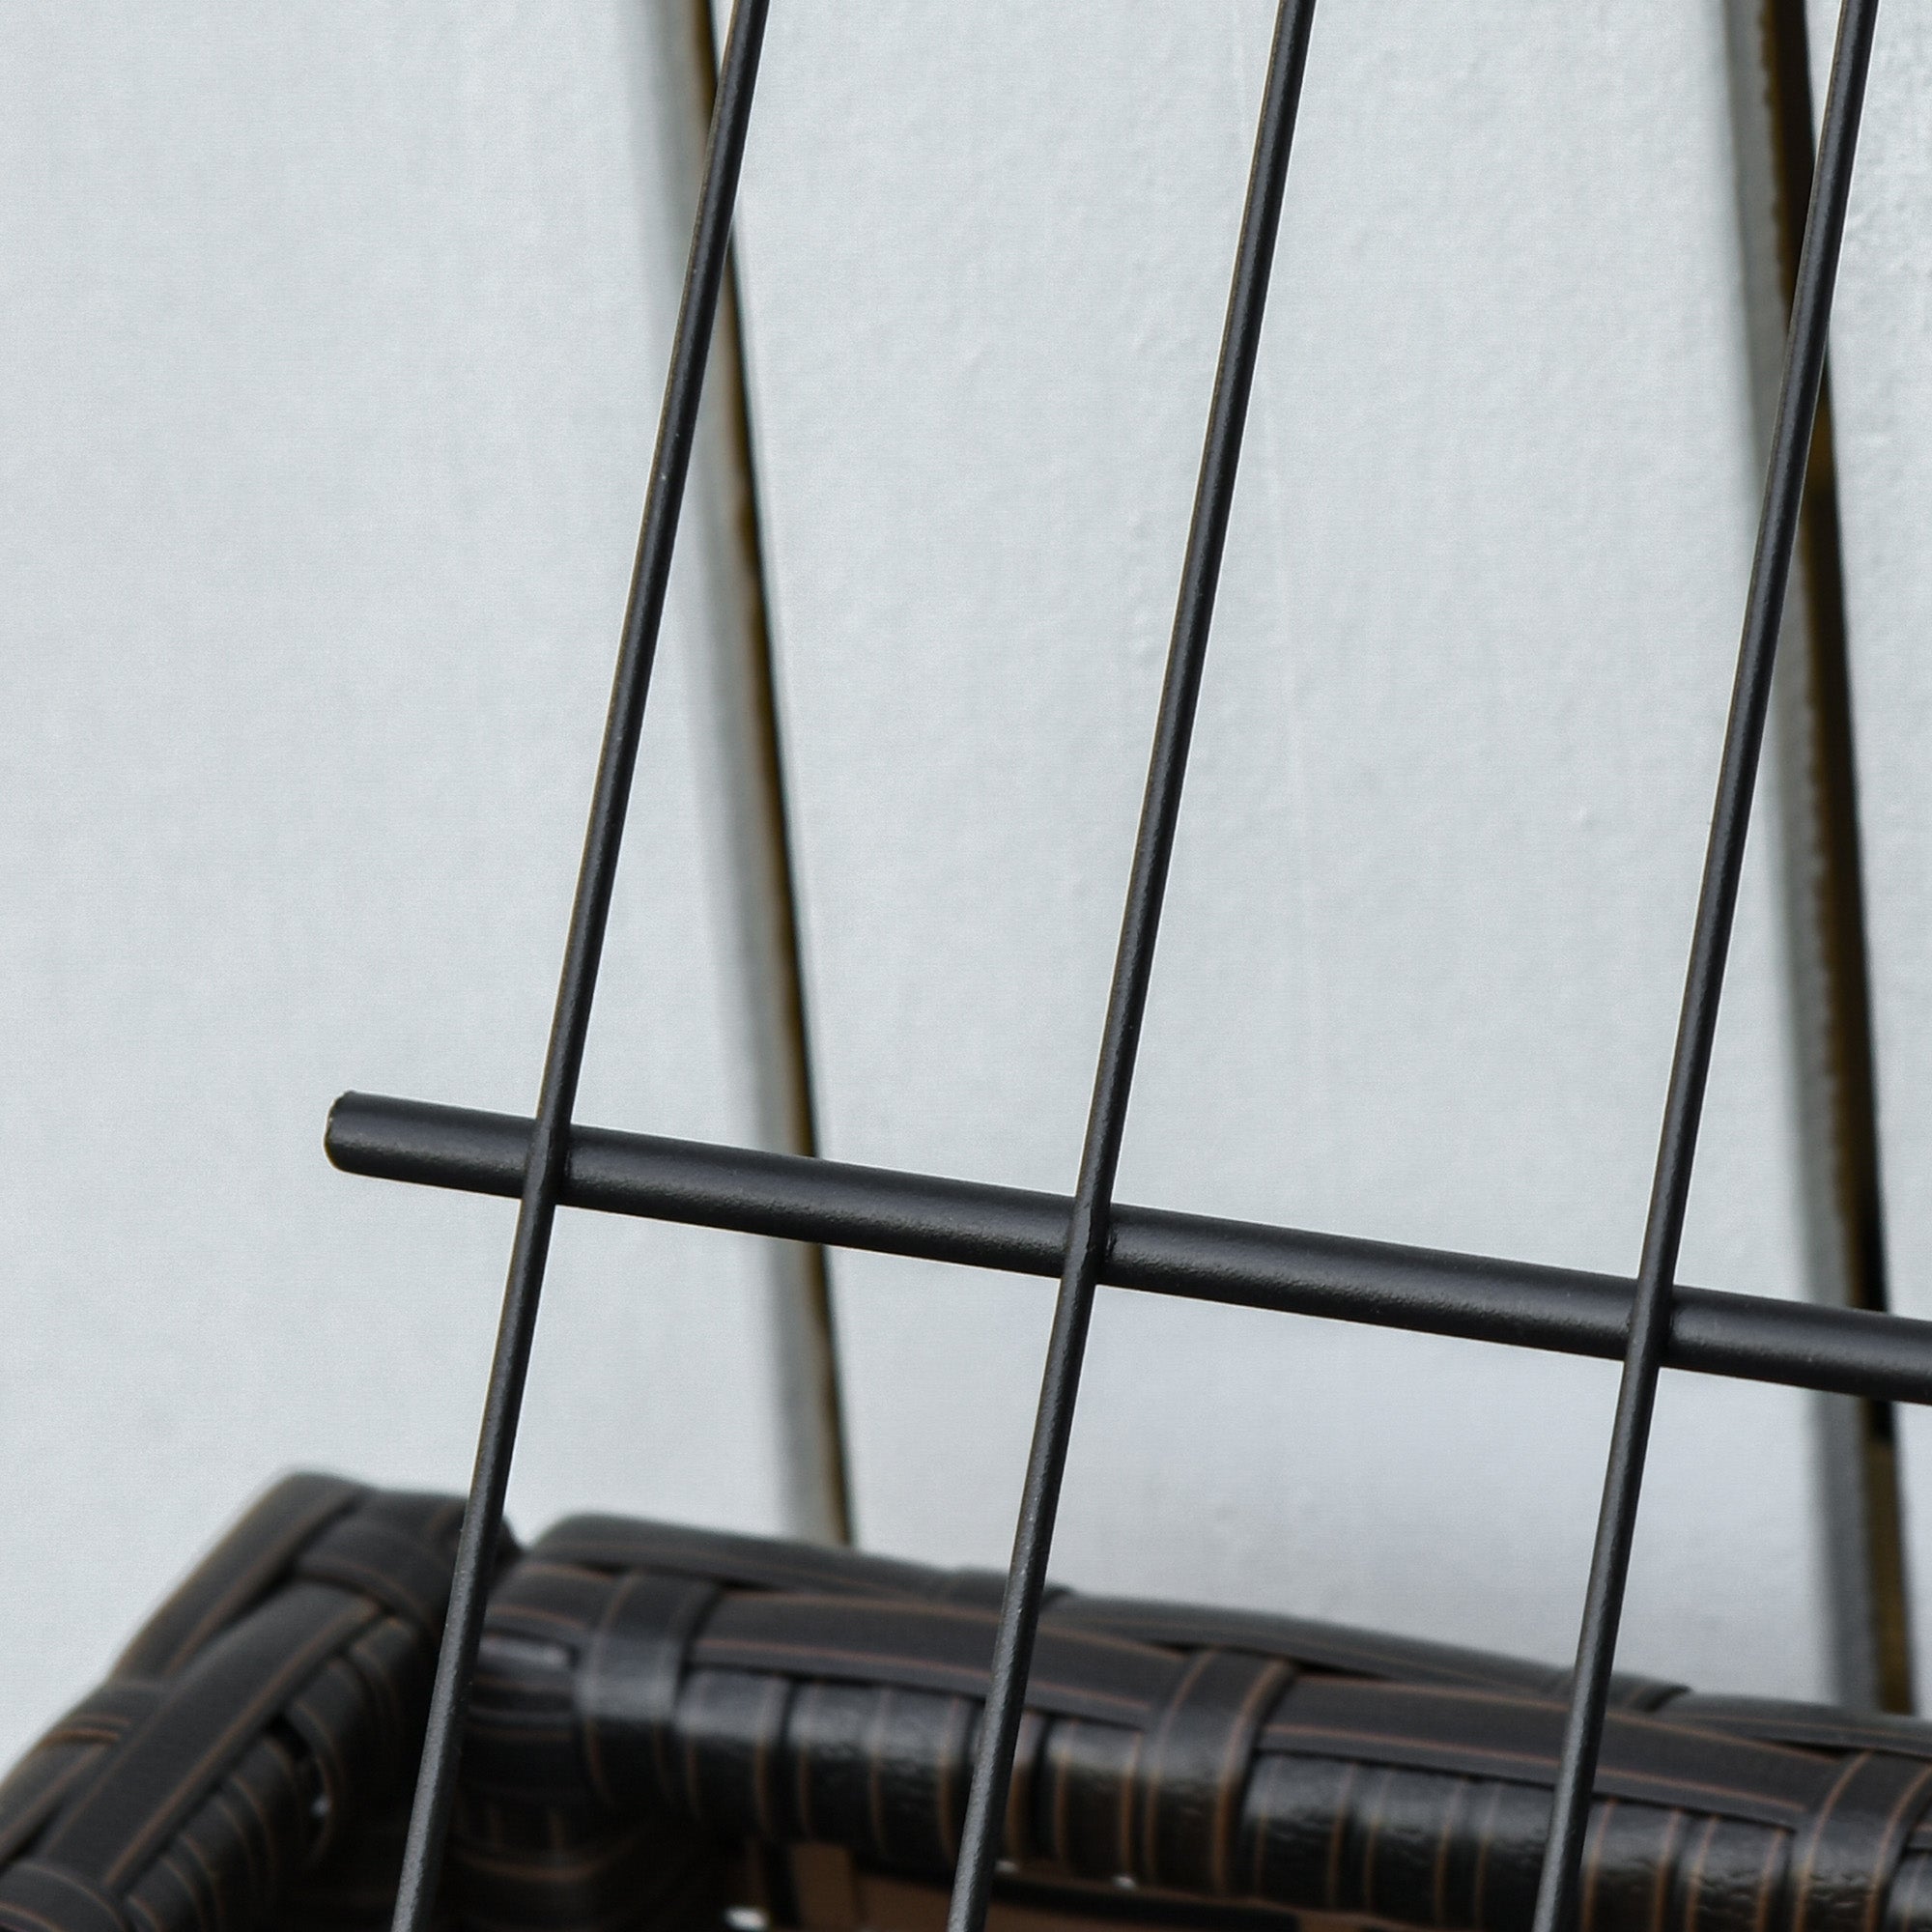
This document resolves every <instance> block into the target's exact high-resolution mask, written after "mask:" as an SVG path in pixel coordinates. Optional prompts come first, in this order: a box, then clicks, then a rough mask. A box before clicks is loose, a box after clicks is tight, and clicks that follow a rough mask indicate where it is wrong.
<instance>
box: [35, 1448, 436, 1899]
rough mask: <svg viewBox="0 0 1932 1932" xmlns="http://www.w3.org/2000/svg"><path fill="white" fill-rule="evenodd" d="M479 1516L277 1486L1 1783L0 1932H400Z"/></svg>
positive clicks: (419, 1503)
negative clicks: (441, 1656)
mask: <svg viewBox="0 0 1932 1932" xmlns="http://www.w3.org/2000/svg"><path fill="white" fill-rule="evenodd" d="M462 1512H463V1506H462V1503H461V1502H460V1501H457V1500H452V1499H450V1498H447V1497H443V1496H417V1495H398V1494H384V1493H382V1492H376V1491H371V1490H367V1489H362V1488H359V1487H357V1486H356V1485H355V1484H353V1483H345V1482H339V1481H337V1480H335V1479H334V1478H332V1477H327V1476H292V1477H290V1478H289V1479H288V1480H286V1481H284V1482H282V1483H279V1484H277V1485H276V1487H275V1488H274V1489H273V1490H271V1491H270V1492H269V1493H268V1494H267V1495H266V1496H264V1497H263V1498H262V1500H261V1501H260V1502H258V1503H257V1504H256V1505H255V1506H254V1507H253V1508H252V1509H251V1510H249V1511H248V1512H247V1514H246V1515H245V1516H243V1517H242V1519H241V1521H240V1522H238V1523H237V1524H236V1526H235V1527H234V1529H233V1530H231V1531H230V1533H229V1534H228V1536H227V1537H226V1538H225V1539H224V1540H223V1541H222V1543H221V1544H220V1546H219V1547H218V1548H216V1549H215V1550H214V1551H213V1554H212V1555H211V1556H210V1557H209V1558H208V1559H207V1561H206V1562H204V1563H203V1564H202V1565H201V1566H200V1567H199V1568H198V1569H196V1570H195V1572H194V1573H193V1575H192V1576H190V1577H188V1579H187V1580H186V1581H185V1583H184V1584H183V1585H182V1586H181V1588H180V1589H179V1590H177V1591H176V1592H175V1594H174V1595H173V1596H172V1597H171V1598H169V1600H168V1601H167V1602H166V1603H165V1604H164V1605H162V1606H161V1607H160V1608H159V1609H158V1610H157V1611H156V1613H155V1614H154V1616H153V1617H152V1618H150V1620H149V1621H148V1623H147V1624H146V1626H145V1627H144V1628H143V1629H142V1631H141V1633H140V1634H139V1635H138V1636H137V1637H136V1638H135V1639H134V1641H133V1642H132V1643H131V1644H130V1645H129V1646H128V1650H127V1651H126V1653H125V1654H124V1655H123V1656H122V1658H121V1659H120V1661H119V1662H117V1663H116V1664H115V1666H114V1668H113V1671H112V1673H111V1674H110V1675H109V1677H108V1679H107V1681H106V1682H105V1683H104V1684H102V1685H101V1686H100V1687H99V1690H96V1691H95V1692H94V1693H93V1694H92V1695H91V1696H89V1697H87V1698H84V1699H83V1700H82V1701H81V1702H80V1703H79V1704H78V1705H76V1706H75V1707H74V1709H73V1710H72V1711H71V1712H70V1713H69V1714H68V1715H67V1716H66V1717H65V1718H63V1719H61V1720H60V1722H58V1723H57V1724H55V1725H54V1727H53V1728H52V1729H51V1730H50V1731H49V1732H48V1733H47V1734H46V1736H45V1737H44V1738H43V1739H42V1741H41V1742H40V1743H39V1744H38V1745H37V1746H36V1747H34V1748H33V1750H32V1751H30V1752H29V1753H28V1755H27V1756H26V1757H25V1758H24V1759H23V1760H22V1761H21V1763H20V1764H19V1766H18V1767H17V1768H16V1769H15V1771H14V1773H13V1775H12V1776H10V1777H9V1778H8V1779H7V1780H6V1782H5V1784H4V1785H0V1928H4V1932H249V1928H253V1927H257V1926H266V1925H270V1924H274V1925H277V1926H290V1927H312V1928H316V1932H322V1928H325V1927H331V1928H347V1927H351V1926H360V1925H372V1926H373V1925H380V1924H384V1923H386V1921H387V1911H388V1904H389V1900H390V1897H391V1895H392V1893H393V1890H394V1871H395V1863H396V1859H397V1856H398V1854H399V1851H400V1820H401V1818H402V1816H403V1814H404V1812H405V1810H406V1807H407V1803H408V1798H409V1789H410V1780H411V1777H412V1772H413V1766H414V1762H415V1759H416V1756H417V1755H418V1753H419V1751H420V1748H421V1732H422V1725H423V1720H424V1714H425V1712H426V1710H427V1705H428V1696H429V1684H430V1678H431V1673H432V1670H433V1668H434V1665H435V1659H436V1644H437V1639H438V1636H439V1634H440V1629H441V1624H442V1614H443V1607H444V1599H445V1597H446V1595H447V1592H448V1581H449V1572H450V1565H451V1562H452V1559H453V1556H454V1553H455V1545H456V1535H457V1531H458V1528H459V1526H460V1524H461V1520H462Z"/></svg>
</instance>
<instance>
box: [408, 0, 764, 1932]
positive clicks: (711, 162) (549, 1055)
mask: <svg viewBox="0 0 1932 1932" xmlns="http://www.w3.org/2000/svg"><path fill="white" fill-rule="evenodd" d="M768 7H769V0H737V4H736V5H735V7H734V8H733V10H732V15H731V26H730V31H729V34H728V36H727V38H726V41H725V57H724V61H723V64H722V67H721V71H720V74H719V80H718V93H717V99H716V103H715V106H714V109H713V112H712V119H711V135H710V140H709V142H708V144H707V148H706V153H705V157H704V175H703V182H702V185H701V186H700V188H699V192H698V209H697V219H696V227H695V229H694V232H693V236H692V244H691V256H690V260H689V262H688V264H687V266H686V270H685V280H684V290H683V294H682V297H681V298H680V300H679V304H678V315H677V327H676V332H675V334H674V336H673V338H672V344H671V356H670V369H669V373H668V376H667V378H666V382H665V398H664V410H663V413H662V415H661V416H660V418H659V423H658V440H657V447H656V450H655V452H654V454H653V456H652V459H651V472H650V480H649V483H648V485H647V487H646V490H645V495H644V511H643V524H642V528H641V530H640V532H639V539H638V555H637V563H636V566H635V568H634V569H633V572H632V576H631V587H630V593H629V597H628V600H627V603H626V608H625V611H624V625H623V633H622V640H621V642H620V644H619V647H618V653H617V668H616V673H615V676H614V678H613V680H612V684H611V709H610V713H609V715H608V717H607V719H606V721H605V726H604V744H603V750H602V752H601V753H600V754H599V757H598V764H597V780H596V785H595V789H594V791H593V793H592V797H591V806H590V819H589V825H588V828H587V830H586V832H585V834H584V840H583V859H582V867H581V868H580V870H579V872H578V878H577V895H576V897H575V899H574V900H573V902H572V905H571V912H570V928H569V934H568V937H567V939H566V942H565V946H564V957H563V970H562V973H561V976H560V978H559V980H558V983H557V993H556V1009H555V1013H554V1017H553V1019H552V1022H551V1034H550V1043H549V1048H548V1051H547V1052H546V1054H545V1058H544V1071H543V1084H542V1087H541V1090H540V1094H539V1098H538V1101H537V1113H536V1120H535V1122H534V1123H533V1127H532V1131H531V1136H530V1144H529V1152H528V1159H527V1162H526V1174H525V1177H524V1184H523V1190H522V1195H523V1205H522V1207H521V1208H520V1210H519V1212H518V1215H517V1232H516V1238H515V1242H514V1244H513V1246H512V1249H511V1253H510V1266H509V1277H508V1280H507V1282H506V1283H505V1286H504V1290H503V1309H502V1315H501V1319H500V1321H499V1323H498V1326H497V1346H496V1354H495V1356H494V1358H493V1360H492V1362H491V1366H490V1382H489V1388H488V1392H487V1394H486V1396H485V1399H484V1406H483V1422H482V1428H481V1431H480V1434H479V1437H478V1441H477V1446H476V1466H475V1472H474V1474H473V1476H472V1478H471V1481H470V1488H469V1508H468V1510H467V1512H466V1514H465V1517H464V1523H463V1537H462V1541H461V1543H460V1545H459V1546H458V1549H457V1557H456V1570H455V1577H454V1581H453V1584H452V1587H451V1591H450V1599H449V1614H448V1619H447V1622H446V1623H445V1625H444V1630H443V1638H442V1649H441V1652H440V1656H439V1658H438V1660H437V1674H436V1689H435V1693H434V1697H433V1699H432V1702H431V1705H430V1716H429V1728H428V1732H427V1736H426V1738H425V1742H424V1746H423V1758H422V1770H421V1774H420V1776H419V1777H418V1779H417V1783H416V1795H415V1804H414V1807H413V1809H412V1812H411V1814H410V1830H409V1838H408V1841H407V1844H406V1847H405V1850H404V1856H403V1869H402V1877H401V1882H400V1885H399V1887H398V1890H397V1895H396V1912H395V1919H394V1925H395V1932H424V1928H425V1927H426V1926H427V1924H428V1920H429V1915H430V1911H431V1908H432V1905H433V1903H434V1900H435V1894H436V1882H437V1875H438V1871H439V1869H440V1864H441V1860H442V1846H443V1839H444V1836H445V1834H446V1833H447V1830H448V1824H449V1810H450V1804H451V1800H452V1798H453V1797H454V1793H455V1778H456V1768H457V1756H458V1751H459V1748H460V1746H461V1742H462V1732H463V1710H464V1704H465V1699H466V1693H467V1691H468V1688H469V1676H470V1672H471V1670H472V1669H473V1667H474V1664H475V1661H476V1645H477V1639H478V1636H479V1635H480V1634H481V1631H482V1627H483V1608H484V1604H483V1581H484V1578H485V1577H487V1576H488V1574H489V1571H490V1565H491V1561H492V1557H493V1555H494V1552H495V1549H496V1544H497V1533H498V1531H499V1529H500V1528H501V1525H502V1520H503V1498H504V1493H505V1491H506V1490H507V1488H508V1486H509V1480H510V1457H511V1453H512V1451H513V1449H514V1447H515V1443H516V1435H517V1418H518V1414H519V1411H520V1410H521V1408H522V1406H523V1397H524V1383H525V1380H526V1377H527V1375H528V1372H529V1360H530V1347H531V1343H532V1341H533V1340H534V1337H535V1333H536V1319H537V1304H538V1301H539V1299H540V1297H541V1294H542V1289H543V1276H544V1264H545V1263H546V1261H547V1259H548V1257H549V1253H550V1239H551V1231H552V1228H553V1226H554V1221H555V1218H556V1207H557V1194H558V1189H559V1187H560V1185H561V1183H562V1179H563V1168H564V1154H565V1150H566V1147H567V1143H568V1135H569V1131H570V1117H571V1111H572V1109H573V1107H574V1106H575V1104H576V1099H577V1086H578V1079H579V1075H580V1073H581V1071H582V1065H583V1045H584V1039H585V1037H586V1035H587V1034H588V1031H589V1026H590V1007H591V1001H592V999H593V997H594V996H595V993H596V987H597V968H598V963H599V960H600V958H601V956H602V953H603V950H604V933H605V927H606V925H607V923H608V922H609V918H610V910H611V889H612V887H613V885H614V883H615V881H616V875H617V856H618V851H619V848H620V847H621V845H622V842H623V837H624V815H625V810H626V808H627V806H628V804H629V801H630V794H631V779H632V774H633V772H634V771H635V769H636V766H637V758H638V744H639V738H640V736H641V734H642V730H643V722H644V700H645V698H646V696H647V695H648V693H649V690H650V679H651V665H652V661H653V659H654V657H655V656H656V652H657V639H658V627H659V623H660V620H661V619H662V617H663V614H664V604H665V590H666V586H667V584H668V582H669V577H670V559H671V550H672V546H673V544H674V542H675V540H676V535H677V519H678V511H679V509H680V507H681V506H682V503H683V499H684V485H685V479H686V476H687V475H688V473H689V470H690V467H691V451H692V444H693V441H694V439H695V437H696V429H697V413H698V403H699V401H700V398H701V396H702V393H703V387H704V364H705V358H706V355H707V353H708V351H709V348H710V343H711V329H712V323H713V321H714V319H715V318H716V315H717V311H718V298H719V292H720V290H721V288H722V287H723V285H724V280H725V268H726V265H727V262H728V259H729V249H730V241H731V211H732V204H733V202H734V201H735V199H736V197H737V189H738V173H739V168H740V164H741V163H742V161H743V158H744V153H745V136H746V131H747V129H748V128H749V126H750V123H751V111H752V93H753V85H754V83H755V81H756V78H757V71H758V55H759V52H760V50H761V48H762V45H763V42H764V31H765V17H766V13H767V11H768Z"/></svg>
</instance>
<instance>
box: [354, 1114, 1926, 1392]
mask: <svg viewBox="0 0 1932 1932" xmlns="http://www.w3.org/2000/svg"><path fill="white" fill-rule="evenodd" d="M529 1145H530V1122H529V1121H528V1120H527V1119H526V1118H520V1117H519V1116H517V1115H514V1114H491V1113H480V1112H476V1111H474V1110H472V1109H469V1108H465V1107H448V1106H438V1105H435V1104H432V1103H430V1102H428V1101H420V1100H399V1099H390V1098H387V1097H384V1096H382V1095H377V1094H343V1096H342V1097H341V1098H340V1099H339V1100H338V1101H336V1103H335V1105H334V1107H333V1108H332V1109H331V1110H330V1112H329V1117H328V1127H327V1134H326V1136H325V1146H326V1147H327V1152H328V1157H329V1159H330V1160H331V1161H333V1162H334V1163H335V1165H336V1166H337V1167H338V1168H341V1169H342V1170H343V1171H344V1172H345V1173H349V1174H360V1175H368V1176H371V1177H373V1178H375V1179H384V1180H407V1181H413V1182H416V1183H418V1184H421V1185H425V1186H431V1187H448V1188H456V1189H460V1190H463V1191H465V1192H468V1193H472V1194H496V1195H501V1196H505V1197H508V1198H515V1197H517V1196H519V1195H521V1194H522V1192H523V1187H524V1170H525V1167H526V1162H527V1157H528V1152H529ZM559 1199H560V1201H561V1203H562V1205H563V1206H565V1207H570V1208H592V1209H597V1210H600V1211H602V1212H605V1213H611V1214H628V1215H636V1216H640V1217H642V1218H645V1219H649V1220H658V1221H677V1222H683V1223H686V1224H689V1225H695V1226H698V1227H710V1228H724V1229H729V1230H733V1231H736V1232H738V1233H742V1234H750V1235H766V1236H778V1237H781V1238H784V1239H790V1240H804V1241H820V1242H823V1243H825V1244H826V1245H827V1246H830V1247H842V1248H861V1249H866V1250H869V1251H870V1252H873V1253H876V1254H895V1255H906V1256H910V1257H913V1258H916V1259H920V1260H924V1261H937V1262H954V1263H959V1264H964V1265H967V1266H970V1267H983V1268H998V1269H1003V1270H1006V1271H1008V1272H1010V1273H1013V1274H1031V1275H1047V1276H1057V1275H1058V1274H1059V1273H1060V1271H1061V1262H1062V1258H1063V1256H1064V1255H1065V1247H1066V1228H1067V1221H1068V1217H1069V1214H1070V1211H1071V1207H1072V1204H1071V1202H1070V1200H1069V1199H1068V1197H1067V1196H1065V1195H1064V1194H1042V1193H1036V1192H1034V1191H1033V1190H1031V1189H1028V1188H1022V1187H1000V1186H994V1185H991V1184H989V1183H987V1182H983V1181H971V1180H955V1179H945V1178H941V1177H937V1176H932V1175H923V1174H905V1173H899V1172H896V1171H895V1170H892V1169H888V1168H876V1167H858V1166H854V1165H851V1164H850V1163H847V1162H844V1161H834V1160H818V1159H811V1158H809V1157H806V1156H804V1155H799V1154H781V1153H766V1152H762V1151H758V1150H756V1149H753V1148H733V1147H718V1146H713V1145H709V1144H707V1143H705V1142H701V1141H680V1140H668V1139H663V1138H660V1137H658V1136H656V1135H652V1134H631V1133H615V1132H611V1131H610V1130H609V1129H605V1128H598V1127H582V1126H574V1127H573V1128H572V1129H571V1131H570V1139H569V1145H568V1149H567V1151H566V1154H565V1164H564V1175H563V1182H562V1190H561V1193H560V1196H559ZM1109 1227H1110V1238H1109V1243H1108V1247H1107V1251H1106V1255H1105V1258H1104V1259H1103V1261H1102V1263H1101V1265H1100V1279H1101V1281H1103V1282H1105V1283H1108V1284H1109V1285H1110V1286H1112V1287H1115V1288H1127V1289H1136V1290H1140V1291H1142V1292H1144V1293H1153V1294H1169V1295H1178V1296H1179V1297H1181V1298H1183V1299H1187V1300H1193V1301H1216V1302H1225V1303H1228V1304H1230V1305H1233V1306H1235V1307H1241V1308H1261V1309H1271V1310H1274V1311H1276V1312H1279V1313H1284V1314H1293V1315H1319V1316H1325V1317H1328V1318H1330V1319H1333V1320H1337V1321H1362V1322H1370V1323H1373V1324H1375V1325H1377V1326H1380V1327H1389V1328H1407V1329H1411V1330H1415V1331H1417V1332H1420V1333H1423V1334H1430V1335H1453V1336H1459V1337H1462V1338H1463V1339H1465V1340H1468V1341H1477V1342H1496V1343H1503V1344H1507V1345H1510V1346H1513V1347H1516V1348H1522V1349H1541V1350H1548V1351H1552V1352H1554V1353H1558V1354H1568V1355H1588V1356H1596V1357H1599V1358H1602V1359H1607V1360H1612V1361H1614V1360H1619V1359H1621V1357H1622V1355H1623V1352H1624V1346H1625V1342H1626V1339H1627V1336H1628V1332H1629V1327H1630V1314H1631V1306H1632V1302H1633V1300H1634V1293H1635V1284H1634V1282H1632V1281H1630V1280H1628V1279H1625V1278H1620V1277H1618V1276H1615V1275H1606V1274H1592V1273H1588V1272H1586V1271H1584V1270H1581V1269H1577V1268H1560V1267H1548V1266H1544V1265H1540V1264H1536V1263H1531V1262H1514V1261H1500V1260H1493V1259H1491V1258H1489V1257H1487V1256H1482V1255H1461V1254H1447V1253H1441V1252H1438V1251H1435V1250H1433V1249H1429V1248H1415V1247H1405V1246H1401V1245H1399V1244H1397V1243H1394V1242H1389V1241H1370V1240H1360V1239H1356V1238H1353V1237H1350V1236H1342V1235H1319V1234H1307V1233H1303V1232H1301V1231H1299V1230H1296V1229H1293V1228H1277V1227H1268V1226H1265V1225H1264V1224H1261V1223H1256V1222H1249V1221H1231V1220H1223V1219H1219V1218H1216V1217H1214V1216H1211V1215H1207V1214H1183V1213H1178V1212H1175V1211H1172V1210H1170V1209H1166V1208H1133V1207H1126V1206H1122V1205H1116V1206H1115V1208H1114V1209H1113V1211H1112V1214H1111V1216H1110V1220H1109ZM1663 1359H1664V1362H1665V1363H1666V1364H1667V1365H1668V1366H1669V1367H1671V1368H1675V1369H1688V1370H1691V1371H1694V1372H1696V1373H1699V1374H1703V1375H1714V1376H1726V1377H1731V1378H1738V1379H1742V1380H1747V1381H1763V1382H1779V1383H1783V1384H1786V1385H1788V1386H1791V1387H1795V1388H1811V1389H1824V1390H1828V1391H1831V1392H1833V1393H1834V1394H1840V1395H1862V1396H1875V1397H1878V1398H1881V1399H1884V1400H1888V1401H1893V1402H1911V1403H1932V1321H1913V1320H1911V1319H1909V1318H1907V1317H1905V1316H1899V1315H1879V1314H1873V1313H1870V1312H1868V1311H1865V1310H1861V1309H1850V1308H1829V1307H1824V1306H1821V1305H1819V1304H1817V1303H1815V1302H1805V1301H1781V1300H1775V1299H1773V1298H1772V1297H1770V1296H1768V1295H1758V1294H1734V1293H1722V1292H1719V1291H1717V1290H1712V1289H1699V1288H1680V1289H1678V1290H1677V1292H1676V1295H1675V1297H1674V1301H1673V1306H1672V1310H1671V1320H1670V1330H1669V1336H1668V1339H1667V1341H1666V1343H1665V1345H1664V1353H1663Z"/></svg>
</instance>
